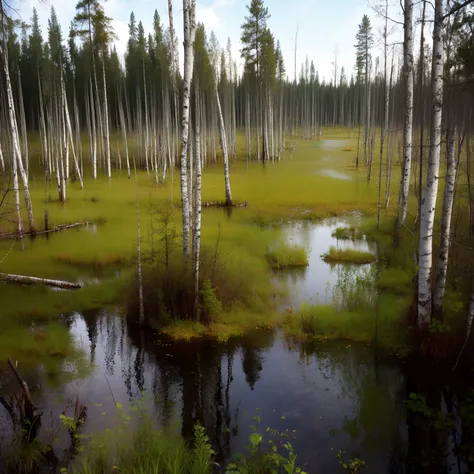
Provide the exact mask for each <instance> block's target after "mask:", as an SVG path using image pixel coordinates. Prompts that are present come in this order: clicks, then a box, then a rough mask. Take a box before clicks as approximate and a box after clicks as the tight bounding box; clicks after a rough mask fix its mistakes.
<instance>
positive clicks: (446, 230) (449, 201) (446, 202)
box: [433, 128, 457, 314]
mask: <svg viewBox="0 0 474 474" xmlns="http://www.w3.org/2000/svg"><path fill="white" fill-rule="evenodd" d="M455 150H456V129H455V128H454V129H452V130H449V132H448V153H447V161H448V164H447V169H446V178H445V180H446V184H445V188H444V198H443V215H442V217H441V242H440V248H439V257H438V267H437V269H436V286H435V290H434V294H433V311H434V313H435V314H436V313H439V312H440V311H441V307H442V305H443V298H444V291H445V287H446V274H447V271H448V258H449V247H450V243H451V235H450V231H451V216H452V213H453V204H454V190H455V186H456V173H457V161H456V156H455Z"/></svg>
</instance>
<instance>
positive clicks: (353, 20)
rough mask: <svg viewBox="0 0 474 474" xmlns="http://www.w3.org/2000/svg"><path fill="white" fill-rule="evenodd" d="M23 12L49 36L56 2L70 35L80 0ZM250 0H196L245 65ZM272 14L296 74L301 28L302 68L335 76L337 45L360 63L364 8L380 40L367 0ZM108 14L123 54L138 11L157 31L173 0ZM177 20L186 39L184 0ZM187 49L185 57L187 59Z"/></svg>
mask: <svg viewBox="0 0 474 474" xmlns="http://www.w3.org/2000/svg"><path fill="white" fill-rule="evenodd" d="M15 1H16V5H17V6H19V7H18V15H19V16H20V17H21V18H22V19H23V20H24V21H29V18H30V17H31V13H32V9H33V6H36V8H37V10H38V13H39V16H40V21H41V26H42V30H43V35H44V36H45V35H46V31H47V19H48V17H49V14H50V9H51V6H52V5H54V8H55V9H56V12H57V14H58V17H59V21H60V23H61V26H62V28H63V32H64V33H66V34H67V31H68V29H69V24H70V22H71V20H72V18H73V17H74V13H75V4H76V1H77V0H43V2H39V0H15ZM249 1H250V0H196V2H197V7H196V8H197V12H196V14H197V19H198V21H201V22H203V23H204V24H205V26H206V30H207V31H208V32H210V30H214V32H215V33H216V35H217V38H218V39H219V41H220V43H221V46H222V47H225V45H226V42H227V38H230V39H231V42H232V51H233V59H234V60H237V63H238V64H239V63H240V62H241V59H240V53H239V49H240V25H241V24H242V22H243V20H244V16H245V15H246V14H247V8H246V5H247V3H248V2H249ZM390 2H394V3H393V6H392V7H391V13H390V16H392V17H394V18H396V19H401V16H400V6H399V2H398V1H395V0H390ZM265 5H266V6H267V7H268V10H269V13H270V14H271V18H270V19H269V20H268V26H269V27H270V29H271V30H272V32H273V34H274V36H275V38H276V39H278V40H280V43H281V47H282V50H283V54H284V58H285V64H286V69H287V74H288V75H289V77H290V78H293V77H294V58H293V55H294V40H295V34H296V30H297V28H298V49H297V68H298V72H299V68H300V64H301V63H302V62H303V61H304V59H305V57H306V56H308V58H309V59H310V60H311V59H312V60H313V61H314V63H315V66H316V69H317V70H318V71H319V74H320V77H323V76H324V77H326V79H329V78H330V77H331V75H332V68H333V67H332V65H331V62H332V61H334V53H335V51H336V50H337V54H338V65H339V69H340V67H341V66H344V68H345V70H346V75H347V76H348V77H350V74H351V72H352V70H353V67H354V62H355V57H354V43H355V39H354V38H355V34H356V32H357V27H358V24H359V23H360V21H361V18H362V16H363V15H364V13H366V14H368V15H369V17H370V18H371V21H372V23H373V26H374V33H375V35H376V42H377V44H379V43H380V41H379V40H378V36H379V35H378V33H377V31H378V30H379V29H380V28H381V26H382V21H381V20H380V19H377V18H376V15H375V13H374V12H373V11H372V10H371V8H370V6H369V4H368V3H367V0H338V1H327V0H266V1H265ZM105 8H106V12H107V14H108V15H109V16H110V17H112V18H113V19H114V22H113V27H114V29H115V32H116V34H117V35H118V37H119V39H118V41H117V42H116V46H117V50H118V52H119V54H121V55H123V53H124V52H125V48H126V42H127V36H128V27H127V24H128V19H129V16H130V12H131V11H132V10H133V11H134V12H135V15H136V17H137V20H141V21H142V22H143V25H144V27H145V31H147V32H148V31H151V26H152V19H153V13H154V11H155V9H157V10H158V13H159V14H160V17H161V20H162V23H164V25H165V27H168V2H167V0H134V1H132V0H108V1H107V2H106V3H105ZM173 8H174V12H173V13H174V15H173V16H174V21H175V28H176V31H177V34H178V38H179V39H180V42H181V39H182V2H181V1H179V0H173ZM400 34H401V33H400V32H394V34H393V35H392V37H393V38H395V37H399V36H400ZM378 54H380V49H379V48H378V47H376V48H375V49H374V56H377V55H378ZM182 57H183V56H182V54H180V61H181V62H182Z"/></svg>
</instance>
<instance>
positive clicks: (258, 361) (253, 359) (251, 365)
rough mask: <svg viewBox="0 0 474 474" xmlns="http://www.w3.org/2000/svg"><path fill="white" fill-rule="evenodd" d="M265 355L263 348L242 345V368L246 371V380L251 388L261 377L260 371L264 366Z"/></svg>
mask: <svg viewBox="0 0 474 474" xmlns="http://www.w3.org/2000/svg"><path fill="white" fill-rule="evenodd" d="M263 361H264V359H263V355H262V353H261V350H260V349H259V348H256V347H251V346H244V347H242V370H243V371H244V373H245V380H246V382H247V383H248V384H249V387H250V389H251V390H253V389H254V387H255V384H256V383H257V381H258V379H259V378H260V372H261V371H262V368H263Z"/></svg>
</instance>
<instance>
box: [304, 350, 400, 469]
mask: <svg viewBox="0 0 474 474" xmlns="http://www.w3.org/2000/svg"><path fill="white" fill-rule="evenodd" d="M300 360H301V361H303V362H305V363H306V364H310V363H316V364H317V366H318V368H319V370H320V371H321V374H322V376H323V377H324V378H325V379H331V380H332V381H333V382H334V383H336V386H337V390H338V392H339V393H338V395H337V397H338V398H339V397H342V398H345V399H347V400H351V401H352V403H353V407H354V411H353V414H352V416H351V415H349V416H347V417H346V418H345V420H344V423H343V425H342V426H341V427H339V428H337V431H341V432H343V433H345V434H347V435H348V436H350V437H351V439H352V441H353V445H354V446H357V445H358V446H360V448H361V449H362V450H363V452H364V453H368V454H370V455H373V456H377V455H378V454H381V453H391V455H392V460H391V461H390V462H389V464H390V465H391V466H394V465H395V464H396V459H400V457H401V456H402V453H401V447H402V446H403V444H404V443H403V440H402V435H403V431H404V421H405V418H404V410H403V401H402V400H401V398H402V396H401V394H402V393H403V392H404V390H403V389H404V383H405V379H404V376H403V374H402V373H401V371H400V370H399V369H398V367H397V366H396V365H391V364H389V363H387V362H384V363H383V364H382V363H380V359H379V357H378V355H377V354H376V352H375V351H374V350H373V349H372V348H369V347H365V346H362V345H351V344H348V343H339V344H337V343H334V344H333V343H331V344H328V343H326V344H321V343H317V342H303V343H301V344H300ZM395 453H396V454H395ZM353 454H354V455H358V454H360V453H356V452H354V453H353ZM387 467H388V466H387ZM390 472H393V471H390ZM395 472H397V471H395Z"/></svg>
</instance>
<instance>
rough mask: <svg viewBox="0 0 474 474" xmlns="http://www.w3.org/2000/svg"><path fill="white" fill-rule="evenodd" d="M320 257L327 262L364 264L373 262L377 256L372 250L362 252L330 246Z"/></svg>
mask: <svg viewBox="0 0 474 474" xmlns="http://www.w3.org/2000/svg"><path fill="white" fill-rule="evenodd" d="M322 258H323V260H324V261H325V262H328V263H355V264H364V263H372V262H374V261H375V260H376V259H377V256H376V255H374V254H373V253H372V252H364V251H361V250H354V249H339V248H336V247H334V246H331V247H330V248H329V252H327V253H325V254H324V255H322Z"/></svg>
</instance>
